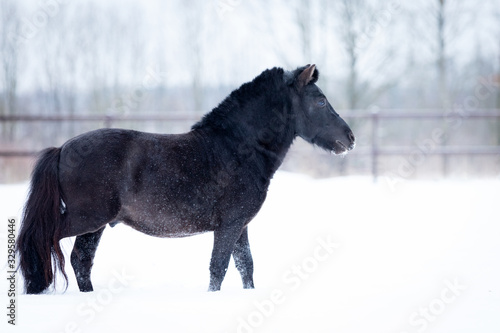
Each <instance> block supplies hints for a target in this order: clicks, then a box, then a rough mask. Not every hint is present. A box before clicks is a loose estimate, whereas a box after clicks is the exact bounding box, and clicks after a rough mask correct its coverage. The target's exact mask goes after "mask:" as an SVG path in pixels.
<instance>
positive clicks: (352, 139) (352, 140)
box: [347, 132, 356, 143]
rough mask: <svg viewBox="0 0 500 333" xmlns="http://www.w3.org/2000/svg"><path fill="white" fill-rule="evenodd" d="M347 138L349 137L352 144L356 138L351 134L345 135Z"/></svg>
mask: <svg viewBox="0 0 500 333" xmlns="http://www.w3.org/2000/svg"><path fill="white" fill-rule="evenodd" d="M347 136H349V140H351V142H352V143H354V142H355V141H356V137H355V136H354V134H353V133H352V132H349V133H348V134H347Z"/></svg>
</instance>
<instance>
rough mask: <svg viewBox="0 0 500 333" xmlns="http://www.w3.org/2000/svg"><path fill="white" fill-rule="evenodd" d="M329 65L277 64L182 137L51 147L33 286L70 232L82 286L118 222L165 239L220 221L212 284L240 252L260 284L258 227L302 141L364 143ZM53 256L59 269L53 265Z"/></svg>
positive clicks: (39, 199) (132, 134)
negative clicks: (251, 234) (332, 86)
mask: <svg viewBox="0 0 500 333" xmlns="http://www.w3.org/2000/svg"><path fill="white" fill-rule="evenodd" d="M317 80H318V71H317V69H316V67H315V65H307V66H304V67H301V68H298V69H297V70H295V71H284V70H283V69H281V68H273V69H270V70H266V71H264V72H263V73H262V74H260V75H259V76H257V77H256V78H255V79H254V80H253V81H252V82H249V83H245V84H243V85H242V86H241V87H240V88H239V89H237V90H235V91H233V92H232V93H231V94H230V95H229V97H227V98H226V99H225V100H224V101H223V102H222V103H221V104H220V105H219V106H218V107H216V108H215V109H213V110H212V112H210V113H208V114H207V115H205V116H204V118H203V119H202V120H201V121H200V122H198V123H197V124H195V125H194V126H193V127H192V129H191V131H190V132H188V133H185V134H179V135H163V134H150V133H143V132H137V131H131V130H123V129H100V130H96V131H93V132H89V133H85V134H82V135H80V136H78V137H75V138H73V139H71V140H69V141H67V142H66V143H65V144H64V145H63V146H62V147H60V148H48V149H46V150H44V151H43V152H42V153H41V156H40V158H39V160H38V162H37V164H36V166H35V168H34V171H33V175H32V180H31V189H30V194H29V197H28V200H27V203H26V206H25V212H24V217H23V223H22V226H21V230H20V233H19V237H18V241H17V251H18V253H19V257H20V269H21V272H22V274H23V276H24V279H25V287H26V292H27V293H28V294H38V293H41V292H43V291H44V290H46V289H47V288H48V287H49V286H50V285H51V283H52V282H53V281H54V278H55V273H56V271H57V270H60V271H61V272H62V273H63V275H64V278H65V280H66V284H67V276H66V273H65V271H64V255H63V253H62V251H61V247H60V245H59V241H60V240H61V239H62V238H65V237H70V236H77V237H76V240H75V244H74V247H73V251H72V252H71V265H72V266H73V269H74V271H75V275H76V279H77V282H78V287H79V288H80V291H92V290H93V288H92V283H91V281H90V272H91V269H92V265H93V260H94V256H95V251H96V249H97V246H98V245H99V239H100V238H101V235H102V233H103V231H104V229H105V227H106V225H107V224H109V225H111V226H114V225H116V224H117V223H124V224H126V225H128V226H130V227H132V228H134V229H136V230H138V231H141V232H143V233H146V234H148V235H152V236H158V237H184V236H190V235H194V234H197V233H202V232H207V231H213V232H214V247H213V251H212V259H211V261H210V286H209V290H210V291H216V290H219V289H220V287H221V283H222V280H223V279H224V275H225V273H226V270H227V267H228V263H229V260H230V257H231V254H232V255H233V258H234V261H235V263H236V267H237V269H238V270H239V272H240V274H241V277H242V280H243V287H244V288H253V287H254V283H253V261H252V255H251V253H250V246H249V243H248V234H247V225H248V223H249V222H250V221H251V220H252V218H253V217H254V216H255V215H256V214H257V212H258V211H259V209H260V207H261V206H262V204H263V202H264V200H265V198H266V193H267V188H268V186H269V182H270V180H271V178H272V177H273V174H274V173H275V171H276V170H277V169H278V168H279V166H280V165H281V163H282V161H283V158H284V157H285V154H286V153H287V151H288V149H289V147H290V145H291V144H292V142H293V140H294V139H295V138H296V137H297V136H300V137H302V138H303V139H305V140H306V141H308V142H310V143H313V144H316V145H318V146H319V147H321V148H324V149H326V150H328V151H332V152H334V153H335V154H344V153H347V151H348V150H351V149H352V148H354V141H355V139H354V135H353V134H352V132H351V130H350V129H349V126H347V124H346V123H345V122H344V120H342V119H341V118H340V116H339V115H338V114H337V113H336V112H335V110H334V109H333V107H332V106H331V105H330V104H329V103H328V101H327V99H326V97H325V95H323V93H322V92H321V90H320V89H319V88H318V87H317V86H316V84H315V82H316V81H317ZM52 258H54V267H53V263H52Z"/></svg>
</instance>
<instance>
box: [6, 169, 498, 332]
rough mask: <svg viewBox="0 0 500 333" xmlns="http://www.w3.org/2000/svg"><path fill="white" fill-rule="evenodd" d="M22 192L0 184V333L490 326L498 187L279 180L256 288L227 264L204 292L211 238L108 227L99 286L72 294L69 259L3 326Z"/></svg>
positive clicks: (263, 230)
mask: <svg viewBox="0 0 500 333" xmlns="http://www.w3.org/2000/svg"><path fill="white" fill-rule="evenodd" d="M26 187H27V185H26V184H23V185H15V186H8V185H2V186H0V202H1V208H0V218H1V221H2V224H1V225H3V227H2V228H0V237H1V244H0V248H3V249H4V250H2V253H4V254H2V255H1V261H0V264H1V267H2V272H3V273H2V279H1V284H0V290H1V294H2V295H3V296H2V299H3V301H2V304H3V306H2V307H1V308H2V309H3V310H2V311H3V312H4V313H2V315H1V317H0V318H3V319H2V320H1V327H2V329H1V331H2V332H6V331H7V332H51V333H62V332H160V331H161V332H218V333H220V332H244V333H250V332H343V333H348V332H353V333H354V332H356V333H359V332H370V333H376V332H384V333H402V332H407V333H413V332H454V333H460V332H463V333H470V332H481V333H489V332H491V333H493V332H500V262H499V259H500V209H499V203H500V201H499V199H500V180H498V179H497V180H474V181H452V180H446V181H437V182H431V181H418V182H417V181H409V182H405V183H401V184H398V187H397V188H396V190H392V189H391V188H390V187H389V186H388V185H387V183H385V182H384V180H383V179H382V180H381V181H380V182H379V183H377V184H374V183H373V182H372V181H371V179H369V178H360V177H347V178H336V179H327V180H313V179H310V178H308V177H305V176H300V175H294V174H289V173H284V172H280V173H278V174H277V175H276V177H275V179H274V180H273V183H272V186H271V189H270V191H269V196H268V200H267V201H266V203H265V205H264V207H263V208H262V210H261V212H260V213H259V215H258V216H257V217H256V218H255V219H254V221H252V223H251V224H250V227H249V232H250V242H251V246H252V251H253V257H254V262H255V276H254V277H255V284H256V289H255V290H243V289H242V287H241V281H240V278H239V275H238V272H237V270H236V268H235V267H234V264H233V263H231V265H230V267H229V269H228V272H227V276H226V279H225V280H224V283H223V285H222V290H221V291H220V292H215V293H209V292H207V291H206V289H207V287H208V279H209V272H208V265H209V261H210V253H211V247H212V234H203V235H199V236H194V237H190V238H183V239H157V238H152V237H149V236H146V235H143V234H140V233H138V232H136V231H133V230H131V229H129V228H127V227H125V226H121V225H118V226H116V227H115V228H108V229H107V230H106V232H105V233H104V236H103V238H102V241H101V245H100V246H99V248H98V250H97V256H96V263H95V266H94V270H93V283H94V289H95V292H93V293H85V294H84V293H80V292H79V291H78V289H77V286H76V281H75V278H74V276H73V274H72V273H73V272H72V269H71V267H70V265H67V269H68V272H69V273H70V274H69V281H70V284H69V288H68V290H67V292H66V293H61V292H57V293H55V294H47V295H37V296H31V295H30V296H27V295H20V296H19V297H18V300H17V301H18V309H17V315H18V318H17V320H18V326H16V327H15V328H13V327H11V325H8V324H7V317H6V314H7V309H6V304H7V296H6V291H7V289H8V288H7V280H6V278H5V276H6V268H5V261H6V254H5V249H6V233H7V227H6V224H7V218H8V217H9V216H18V217H19V216H20V209H21V206H22V204H23V200H24V196H25V191H26ZM71 241H72V240H71ZM71 241H70V240H68V241H67V242H65V245H66V249H67V252H68V253H69V252H70V249H71ZM21 287H22V284H21V283H20V284H19V286H18V289H21Z"/></svg>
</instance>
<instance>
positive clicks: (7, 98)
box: [0, 0, 19, 139]
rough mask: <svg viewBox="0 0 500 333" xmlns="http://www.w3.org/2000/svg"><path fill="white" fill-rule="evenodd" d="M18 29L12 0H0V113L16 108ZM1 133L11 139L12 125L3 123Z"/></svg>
mask: <svg viewBox="0 0 500 333" xmlns="http://www.w3.org/2000/svg"><path fill="white" fill-rule="evenodd" d="M18 29H19V17H18V8H17V5H16V2H15V1H13V0H0V59H1V60H0V61H1V68H2V80H1V81H0V82H1V83H2V87H1V88H2V90H1V91H2V93H1V94H0V96H2V103H1V104H0V115H7V114H14V113H15V112H16V109H17V103H16V102H17V100H16V93H17V75H18V51H19V48H18V47H19V44H18V40H17V39H16V38H15V35H16V34H17V32H18ZM2 132H3V135H4V137H5V138H6V139H12V138H13V135H14V126H13V125H7V123H3V128H2Z"/></svg>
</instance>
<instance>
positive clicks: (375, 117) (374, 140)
mask: <svg viewBox="0 0 500 333" xmlns="http://www.w3.org/2000/svg"><path fill="white" fill-rule="evenodd" d="M371 119H372V139H371V142H372V150H371V159H372V176H373V182H374V183H376V182H377V180H378V121H379V113H378V108H373V109H372V112H371Z"/></svg>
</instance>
